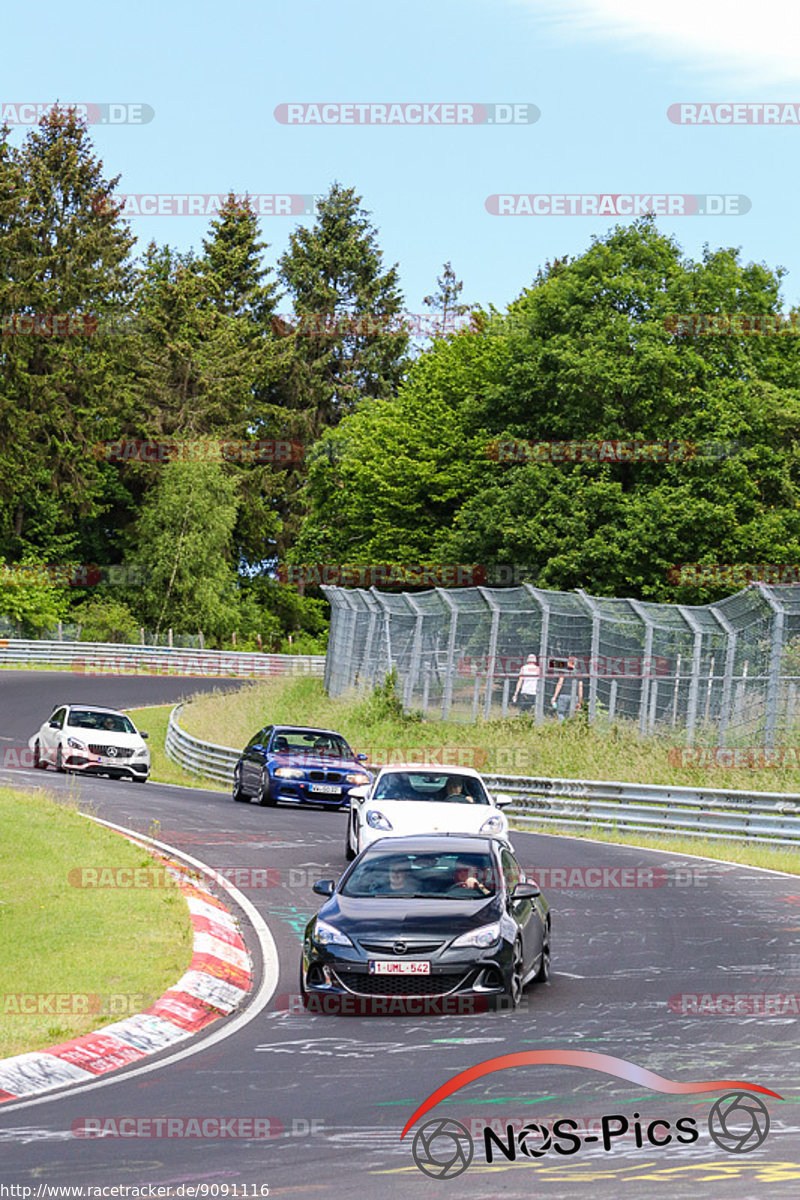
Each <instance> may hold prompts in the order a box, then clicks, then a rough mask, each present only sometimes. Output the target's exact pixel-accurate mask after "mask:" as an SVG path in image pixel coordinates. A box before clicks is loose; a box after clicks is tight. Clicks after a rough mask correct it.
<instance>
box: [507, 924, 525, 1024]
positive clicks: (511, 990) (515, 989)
mask: <svg viewBox="0 0 800 1200" xmlns="http://www.w3.org/2000/svg"><path fill="white" fill-rule="evenodd" d="M523 975H524V972H523V958H522V946H521V945H520V943H519V939H518V940H517V941H516V942H514V950H513V952H512V956H511V966H510V967H509V971H508V975H507V976H506V992H505V994H506V999H507V1000H508V1003H509V1006H510V1007H511V1008H516V1007H517V1006H518V1005H519V1002H520V1000H521V998H522V980H523Z"/></svg>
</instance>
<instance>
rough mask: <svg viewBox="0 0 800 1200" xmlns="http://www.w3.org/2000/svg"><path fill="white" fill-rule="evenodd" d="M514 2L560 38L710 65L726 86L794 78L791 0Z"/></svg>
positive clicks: (796, 60) (796, 10)
mask: <svg viewBox="0 0 800 1200" xmlns="http://www.w3.org/2000/svg"><path fill="white" fill-rule="evenodd" d="M517 2H518V3H521V4H524V6H525V7H526V8H527V9H528V10H529V11H532V12H533V13H534V14H535V15H536V16H537V17H539V19H540V20H542V22H543V23H544V24H546V25H548V26H550V27H551V28H553V29H554V30H556V31H557V32H558V34H559V35H560V39H561V40H576V39H581V40H586V39H587V38H589V39H595V38H603V39H610V40H612V41H613V42H616V43H617V44H618V45H619V46H621V47H622V48H623V49H628V50H632V51H637V52H641V51H643V50H644V51H646V52H649V53H652V54H654V55H655V56H657V57H659V58H663V59H667V60H668V61H671V62H675V61H679V62H680V63H681V64H682V65H684V66H685V67H688V68H690V69H692V74H695V73H696V72H698V71H700V70H704V71H706V72H707V73H708V72H711V74H712V75H713V79H714V82H715V84H719V83H720V82H722V81H724V82H726V83H727V84H728V85H729V90H731V88H734V87H737V86H738V87H739V88H740V87H741V86H747V87H750V88H752V87H753V86H761V87H763V88H766V87H768V86H769V85H770V84H773V85H775V84H778V85H785V84H787V83H793V82H797V83H799V84H800V3H798V0H662V3H661V4H660V5H652V4H651V5H647V4H645V3H644V2H643V0H517ZM730 98H733V92H732V91H731V97H730ZM737 98H738V96H737ZM786 98H787V99H792V100H798V99H800V96H791V97H788V96H787V97H786Z"/></svg>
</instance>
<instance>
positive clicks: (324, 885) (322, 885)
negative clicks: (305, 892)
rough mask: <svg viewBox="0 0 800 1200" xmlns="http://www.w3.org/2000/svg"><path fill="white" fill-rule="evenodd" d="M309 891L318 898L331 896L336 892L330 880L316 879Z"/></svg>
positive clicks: (334, 885)
mask: <svg viewBox="0 0 800 1200" xmlns="http://www.w3.org/2000/svg"><path fill="white" fill-rule="evenodd" d="M311 890H312V892H316V893H317V895H318V896H332V895H333V893H334V892H335V891H336V884H335V883H334V881H333V880H332V879H318V880H317V882H316V883H315V884H314V886H313V887H312V889H311Z"/></svg>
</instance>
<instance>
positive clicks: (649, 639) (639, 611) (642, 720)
mask: <svg viewBox="0 0 800 1200" xmlns="http://www.w3.org/2000/svg"><path fill="white" fill-rule="evenodd" d="M628 603H629V604H630V606H631V608H632V609H633V611H634V612H635V613H636V615H637V617H638V618H639V620H640V621H641V622H642V623H643V624H644V664H643V666H645V665H646V666H647V670H646V671H645V670H643V669H642V670H640V675H641V680H642V684H641V689H640V692H639V733H640V734H641V736H642V737H644V736H645V734H646V733H647V717H648V712H647V701H648V699H649V697H650V667H649V664H650V663H652V661H653V619H652V617H651V616H650V615H649V613H648V612H647V609H646V608H644V607H643V605H641V604H640V603H639V601H638V600H628Z"/></svg>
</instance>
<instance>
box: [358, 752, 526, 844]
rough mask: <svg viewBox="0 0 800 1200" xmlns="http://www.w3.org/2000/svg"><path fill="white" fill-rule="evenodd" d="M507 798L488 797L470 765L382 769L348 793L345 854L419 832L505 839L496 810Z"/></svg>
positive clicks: (505, 827) (501, 817)
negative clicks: (488, 835)
mask: <svg viewBox="0 0 800 1200" xmlns="http://www.w3.org/2000/svg"><path fill="white" fill-rule="evenodd" d="M511 803H512V797H511V796H501V795H499V794H495V795H494V796H492V795H491V794H490V793H489V791H488V790H487V788H486V785H485V784H484V782H483V780H482V779H481V777H480V775H479V774H478V772H477V771H473V770H472V768H471V767H442V766H432V765H430V764H428V763H399V764H394V765H393V766H391V767H384V768H383V770H382V771H381V772H380V774H379V775H378V778H377V779H376V780H375V782H374V783H373V784H371V785H370V786H365V787H355V788H351V789H350V814H349V816H348V820H347V834H346V837H345V848H344V852H345V856H346V857H347V859H348V860H351V859H353V858H355V856H356V855H357V854H360V852H361V851H362V850H363V849H364V847H365V846H369V844H370V843H371V842H374V841H376V840H377V839H378V838H390V837H407V836H408V835H409V834H423V833H483V834H487V833H488V834H494V835H496V836H498V837H502V838H506V839H508V820H507V819H506V815H505V813H504V812H502V811H501V810H502V809H503V808H505V807H506V806H507V805H508V804H511Z"/></svg>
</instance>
